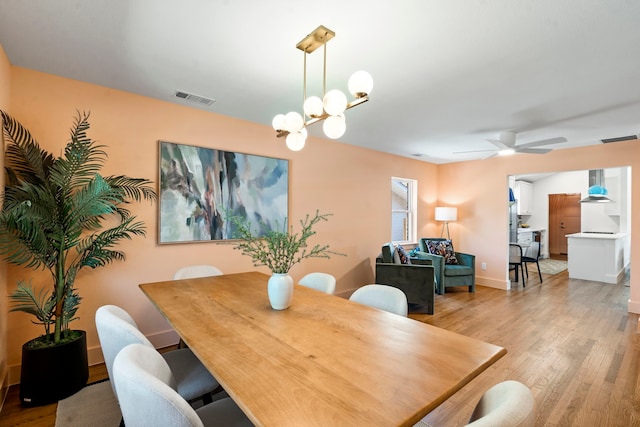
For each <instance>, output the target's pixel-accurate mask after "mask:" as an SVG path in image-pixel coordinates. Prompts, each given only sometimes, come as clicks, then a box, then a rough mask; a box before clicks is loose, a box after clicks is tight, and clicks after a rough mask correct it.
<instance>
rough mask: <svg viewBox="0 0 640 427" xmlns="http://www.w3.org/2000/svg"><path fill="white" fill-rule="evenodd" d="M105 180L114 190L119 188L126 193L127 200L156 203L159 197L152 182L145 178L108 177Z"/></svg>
mask: <svg viewBox="0 0 640 427" xmlns="http://www.w3.org/2000/svg"><path fill="white" fill-rule="evenodd" d="M105 180H106V181H107V182H108V183H109V185H111V186H112V187H114V188H119V189H120V190H122V191H123V192H124V195H125V197H126V198H127V199H131V200H133V201H136V202H139V201H141V200H142V199H144V200H151V201H156V200H157V199H158V195H157V194H156V192H155V190H154V189H153V188H151V187H150V184H152V181H150V180H148V179H143V178H130V177H128V176H124V175H118V176H108V177H105Z"/></svg>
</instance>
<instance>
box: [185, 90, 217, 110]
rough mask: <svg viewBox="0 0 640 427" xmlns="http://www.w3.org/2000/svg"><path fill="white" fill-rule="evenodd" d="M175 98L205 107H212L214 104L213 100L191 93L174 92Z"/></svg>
mask: <svg viewBox="0 0 640 427" xmlns="http://www.w3.org/2000/svg"><path fill="white" fill-rule="evenodd" d="M176 98H180V99H184V100H185V101H189V102H193V103H196V104H202V105H206V106H210V105H213V103H214V102H216V100H215V99H211V98H205V97H204V96H200V95H194V94H192V93H187V92H183V91H181V90H177V91H176Z"/></svg>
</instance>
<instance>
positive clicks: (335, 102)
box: [322, 89, 347, 116]
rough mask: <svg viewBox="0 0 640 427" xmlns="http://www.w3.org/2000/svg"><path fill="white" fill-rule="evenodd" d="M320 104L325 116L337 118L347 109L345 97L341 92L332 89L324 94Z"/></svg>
mask: <svg viewBox="0 0 640 427" xmlns="http://www.w3.org/2000/svg"><path fill="white" fill-rule="evenodd" d="M322 104H323V105H324V111H326V112H327V114H329V115H331V116H337V115H338V114H342V113H344V110H346V109H347V97H346V96H345V94H344V93H342V92H341V91H339V90H337V89H333V90H330V91H329V92H327V93H326V94H325V96H324V98H323V99H322Z"/></svg>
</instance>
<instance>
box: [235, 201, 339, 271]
mask: <svg viewBox="0 0 640 427" xmlns="http://www.w3.org/2000/svg"><path fill="white" fill-rule="evenodd" d="M329 216H331V214H320V212H319V211H316V214H315V216H313V217H310V216H309V215H307V216H306V217H305V219H304V220H300V227H301V230H300V232H299V233H295V232H294V231H293V225H292V226H291V227H288V226H287V221H286V220H285V223H284V224H283V225H282V228H279V227H278V224H276V227H275V228H274V229H270V230H269V229H267V231H265V232H264V233H263V234H261V235H259V234H258V233H257V232H255V231H253V229H252V228H251V224H250V223H248V222H247V221H245V220H243V219H242V218H239V217H233V218H231V220H232V221H233V222H234V224H235V225H236V231H235V233H234V236H233V237H234V238H236V239H239V241H238V242H237V243H235V246H234V249H237V250H240V251H242V254H243V255H248V256H250V257H251V259H252V260H253V265H254V266H256V267H260V266H266V267H267V268H268V269H269V270H271V273H281V274H284V273H288V272H289V270H291V267H293V266H294V265H295V264H297V263H299V262H300V261H302V260H303V259H306V258H330V256H331V255H341V256H344V254H341V253H339V252H334V251H332V250H330V249H329V245H315V246H312V247H309V246H307V240H308V239H309V238H310V237H311V236H313V235H314V234H316V232H315V231H313V226H314V225H316V224H317V223H318V222H320V221H327V220H328V217H329ZM261 225H262V226H263V228H267V227H266V225H265V224H261Z"/></svg>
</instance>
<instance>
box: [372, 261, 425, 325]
mask: <svg viewBox="0 0 640 427" xmlns="http://www.w3.org/2000/svg"><path fill="white" fill-rule="evenodd" d="M376 283H378V284H382V285H389V286H393V287H395V288H398V289H400V290H402V292H404V293H405V295H406V296H407V302H408V303H409V304H417V305H419V306H422V307H424V308H426V312H427V313H428V314H433V303H434V299H435V298H434V295H435V275H434V271H433V266H431V265H413V264H389V263H376Z"/></svg>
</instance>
